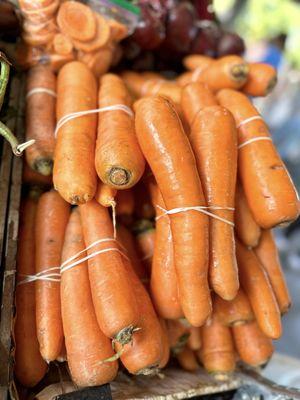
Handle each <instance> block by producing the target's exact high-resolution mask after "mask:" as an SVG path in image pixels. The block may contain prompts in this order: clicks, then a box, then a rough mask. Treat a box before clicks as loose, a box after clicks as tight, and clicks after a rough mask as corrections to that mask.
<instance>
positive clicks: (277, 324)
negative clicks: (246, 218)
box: [236, 241, 281, 339]
mask: <svg viewBox="0 0 300 400" xmlns="http://www.w3.org/2000/svg"><path fill="white" fill-rule="evenodd" d="M236 245H237V261H238V266H239V277H240V282H241V286H242V288H243V289H244V291H245V294H246V296H247V297H248V299H249V301H250V304H251V307H252V309H253V312H254V315H255V317H256V320H257V322H258V325H259V327H260V329H261V330H262V331H263V332H264V334H265V335H266V336H268V337H270V338H271V339H278V338H279V337H280V336H281V320H280V312H279V308H278V305H277V301H276V298H275V295H274V292H273V289H272V286H271V284H270V281H269V278H268V275H267V273H266V272H265V270H264V268H263V266H262V265H261V263H260V261H259V260H258V258H257V257H256V255H255V253H254V252H253V251H252V250H250V249H247V248H246V247H245V246H244V245H243V244H242V243H240V242H239V241H237V242H236Z"/></svg>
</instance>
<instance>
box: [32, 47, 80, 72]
mask: <svg viewBox="0 0 300 400" xmlns="http://www.w3.org/2000/svg"><path fill="white" fill-rule="evenodd" d="M43 57H45V58H46V59H47V61H48V64H49V66H50V68H51V69H52V71H53V72H59V71H60V69H61V68H62V67H63V66H64V65H65V64H67V63H69V62H71V61H73V60H75V55H74V52H72V53H70V54H67V55H62V54H57V53H53V52H52V51H50V52H49V53H48V54H47V55H46V56H45V55H43V54H42V55H41V56H40V57H39V58H38V62H42V60H43Z"/></svg>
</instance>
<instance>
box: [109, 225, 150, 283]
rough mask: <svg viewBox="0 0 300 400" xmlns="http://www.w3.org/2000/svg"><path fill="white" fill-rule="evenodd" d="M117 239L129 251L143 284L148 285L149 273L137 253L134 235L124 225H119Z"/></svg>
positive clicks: (135, 270)
mask: <svg viewBox="0 0 300 400" xmlns="http://www.w3.org/2000/svg"><path fill="white" fill-rule="evenodd" d="M117 239H118V241H119V242H120V243H121V244H122V245H123V246H124V247H125V249H126V250H127V255H128V256H129V259H130V261H131V264H132V267H133V269H134V272H135V273H136V275H137V276H138V277H139V278H140V279H141V281H142V282H144V283H147V281H148V280H149V278H148V271H147V270H146V268H145V266H144V265H143V264H142V262H141V260H140V257H139V255H138V253H137V251H136V247H135V245H136V243H135V238H134V237H133V235H132V233H131V232H130V231H129V230H128V229H127V228H126V227H125V226H124V225H121V224H118V226H117Z"/></svg>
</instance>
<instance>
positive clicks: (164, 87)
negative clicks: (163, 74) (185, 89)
mask: <svg viewBox="0 0 300 400" xmlns="http://www.w3.org/2000/svg"><path fill="white" fill-rule="evenodd" d="M142 89H143V93H142V95H144V96H147V95H156V94H157V95H161V96H165V97H167V98H169V99H170V100H172V101H173V102H174V103H175V104H180V100H181V90H182V89H181V87H180V86H179V85H178V84H177V83H176V82H174V81H167V80H165V79H157V78H156V79H149V80H147V82H146V83H145V84H144V86H143V88H142Z"/></svg>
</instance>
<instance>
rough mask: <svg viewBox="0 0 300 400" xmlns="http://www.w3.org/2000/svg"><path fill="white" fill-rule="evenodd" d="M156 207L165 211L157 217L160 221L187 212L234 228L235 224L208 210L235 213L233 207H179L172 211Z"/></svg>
mask: <svg viewBox="0 0 300 400" xmlns="http://www.w3.org/2000/svg"><path fill="white" fill-rule="evenodd" d="M156 207H157V208H158V209H160V210H161V211H163V214H162V215H159V216H158V217H156V218H155V219H156V220H158V219H159V218H161V217H163V216H164V215H173V214H178V213H181V212H186V211H199V212H202V213H203V214H205V215H208V216H209V217H212V218H215V219H217V220H219V221H222V222H225V223H226V224H228V225H230V226H233V227H234V223H233V222H232V221H229V220H228V219H225V218H222V217H219V216H218V215H216V214H213V213H211V212H209V211H207V210H224V211H234V208H233V207H219V206H211V207H205V206H194V207H177V208H173V209H172V210H165V209H164V208H163V207H161V206H159V205H156Z"/></svg>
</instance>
